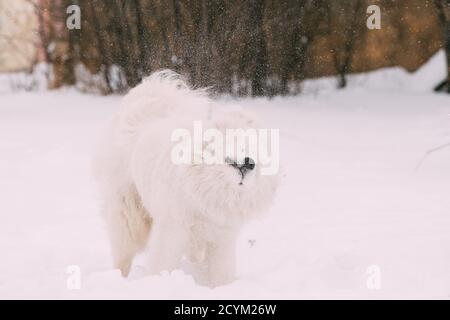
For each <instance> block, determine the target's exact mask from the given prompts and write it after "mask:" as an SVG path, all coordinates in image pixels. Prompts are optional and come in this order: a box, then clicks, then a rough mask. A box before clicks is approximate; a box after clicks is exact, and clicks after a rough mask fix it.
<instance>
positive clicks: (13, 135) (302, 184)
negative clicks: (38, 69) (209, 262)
mask: <svg viewBox="0 0 450 320" xmlns="http://www.w3.org/2000/svg"><path fill="white" fill-rule="evenodd" d="M443 63H444V59H443V57H442V55H441V54H439V55H437V56H436V57H435V58H433V60H432V61H431V62H430V63H428V64H427V65H426V66H425V67H424V68H423V69H422V70H420V71H419V72H417V73H416V74H414V75H410V74H406V73H405V72H404V71H402V70H397V69H391V70H383V71H378V72H374V73H371V74H368V75H359V76H354V77H352V79H351V87H350V88H349V89H347V90H345V91H337V90H334V89H331V88H330V86H331V85H330V84H334V82H332V81H331V80H330V79H324V80H316V81H311V82H309V83H307V84H306V86H305V92H306V93H305V94H304V95H302V96H298V97H291V98H275V99H272V100H267V99H243V100H241V101H240V103H241V104H242V105H243V106H244V107H246V108H251V109H253V110H255V111H256V112H258V113H260V114H261V115H262V116H263V117H264V118H266V119H267V121H268V123H269V124H270V126H271V127H273V128H279V129H280V135H281V141H280V143H281V156H280V158H281V162H282V166H283V183H282V187H281V189H280V191H279V194H278V197H277V199H276V203H275V204H274V206H273V208H272V210H271V211H270V212H269V213H268V215H267V216H266V217H265V218H264V219H262V220H260V221H256V222H253V223H252V224H250V225H248V226H247V227H246V228H245V230H244V232H243V234H242V236H241V237H240V240H239V245H238V280H237V281H235V282H234V283H232V284H230V285H227V286H224V287H219V288H216V289H213V290H211V289H208V288H205V287H201V286H197V285H196V284H195V283H194V282H193V280H192V278H191V277H190V276H189V275H186V274H184V273H183V271H176V272H173V273H172V274H163V275H161V276H151V277H143V278H142V277H140V278H139V277H136V278H134V279H123V278H121V276H120V275H119V272H118V271H117V270H113V269H112V267H111V260H110V252H109V245H108V241H107V238H106V233H105V230H104V228H103V224H102V220H101V219H100V215H99V208H98V199H97V193H96V189H95V185H94V183H93V180H92V177H91V175H90V159H91V155H92V151H93V148H94V145H95V140H96V137H97V136H98V134H99V131H100V129H101V127H102V125H103V124H104V123H105V121H106V120H107V119H108V117H109V116H110V115H111V114H112V113H113V111H114V110H115V109H116V108H117V107H118V103H119V100H120V98H119V97H97V96H91V95H83V94H81V93H77V92H75V91H73V90H71V89H68V90H60V91H56V92H30V93H23V92H22V93H5V92H4V93H2V94H0V137H1V138H0V199H1V200H0V298H63V299H66V298H67V299H80V298H88V299H91V298H121V299H130V298H148V299H154V298H160V299H172V298H192V299H216V298H265V299H277V298H287V299H304V298H313V299H316V298H373V299H380V298H388V299H389V298H442V299H449V298H450V194H449V191H450V148H448V149H443V150H441V151H439V152H436V153H434V154H432V155H430V156H429V157H428V158H427V159H426V160H425V162H424V163H423V165H422V167H421V168H420V170H418V171H415V170H414V169H415V166H416V165H417V163H418V162H419V160H420V159H421V157H422V156H423V154H424V152H426V151H427V150H429V149H431V148H433V147H435V146H439V145H441V144H444V143H446V142H450V97H449V96H447V95H444V94H433V93H432V92H430V90H429V89H430V88H431V86H432V84H434V83H436V82H439V80H441V78H442V77H443V75H442V72H443V71H444V70H445V69H444V66H443ZM319 88H320V89H319ZM225 100H227V99H222V101H225ZM73 265H75V266H79V268H80V271H81V288H80V289H79V290H71V289H70V288H71V287H70V285H69V287H68V285H67V282H68V281H69V282H70V280H72V279H73V275H72V276H71V275H70V274H69V273H67V272H68V271H70V270H73V269H70V268H69V269H68V267H69V266H73Z"/></svg>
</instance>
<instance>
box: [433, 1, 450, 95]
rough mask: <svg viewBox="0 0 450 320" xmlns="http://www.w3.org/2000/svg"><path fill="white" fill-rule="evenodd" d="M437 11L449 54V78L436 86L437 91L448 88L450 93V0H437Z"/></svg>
mask: <svg viewBox="0 0 450 320" xmlns="http://www.w3.org/2000/svg"><path fill="white" fill-rule="evenodd" d="M434 4H435V6H436V13H437V16H438V18H439V23H440V25H441V29H442V39H443V43H444V49H445V54H446V56H447V79H444V80H443V81H442V82H441V83H440V84H438V85H437V86H436V88H435V91H441V90H446V91H447V92H448V93H450V0H435V1H434Z"/></svg>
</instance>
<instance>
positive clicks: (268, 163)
mask: <svg viewBox="0 0 450 320" xmlns="http://www.w3.org/2000/svg"><path fill="white" fill-rule="evenodd" d="M201 130H202V141H201V143H198V142H197V148H196V147H195V144H196V142H195V141H194V142H193V145H194V148H192V157H191V159H192V160H193V161H192V163H190V164H187V165H183V166H180V167H179V168H178V174H179V175H180V180H181V181H184V182H185V185H184V187H183V189H184V193H185V196H186V197H188V198H189V199H188V202H190V203H193V204H194V205H195V207H196V208H198V209H199V210H200V211H201V212H199V213H201V214H204V215H207V216H209V217H210V218H212V219H215V220H216V221H219V222H223V223H227V222H233V219H240V220H246V219H248V218H251V217H252V216H255V215H257V214H259V213H261V212H263V211H264V210H265V209H267V208H268V207H269V205H270V203H271V201H272V199H273V197H274V194H275V191H276V188H277V186H278V179H279V174H278V163H277V162H278V141H273V140H278V135H276V136H274V135H272V134H271V131H270V130H269V129H266V128H261V127H260V126H259V125H258V122H257V121H256V120H255V118H254V117H253V116H252V115H250V114H248V113H244V112H243V111H240V110H234V111H230V112H226V113H220V114H213V115H212V116H211V117H210V119H208V120H207V121H203V122H202V123H201ZM194 131H195V129H194ZM197 131H198V128H197ZM193 136H194V137H195V133H193ZM197 136H198V133H197ZM270 167H272V168H271V170H269V169H270ZM211 215H214V216H211Z"/></svg>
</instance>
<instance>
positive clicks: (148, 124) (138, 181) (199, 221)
mask: <svg viewBox="0 0 450 320" xmlns="http://www.w3.org/2000/svg"><path fill="white" fill-rule="evenodd" d="M195 120H201V121H202V124H203V126H204V127H206V128H215V129H218V130H220V131H221V132H224V130H225V129H228V128H244V129H245V128H252V127H255V124H256V122H255V120H254V119H253V118H252V117H251V116H249V115H248V114H246V113H244V112H243V111H242V110H234V109H232V108H230V109H228V108H226V109H225V111H223V110H222V109H220V108H219V107H218V106H216V105H214V104H213V102H212V101H211V100H210V99H209V98H208V97H207V96H206V94H205V91H204V90H193V89H190V88H189V87H188V86H187V85H186V84H185V83H184V82H183V80H182V79H181V78H180V77H179V76H178V75H177V74H175V73H173V72H171V71H161V72H157V73H154V74H153V75H151V76H150V77H149V78H147V79H145V80H144V81H143V82H142V83H141V84H140V85H138V86H137V87H136V88H134V89H132V90H131V91H130V92H129V93H128V95H127V96H126V97H125V98H124V99H123V104H122V107H121V109H120V110H119V112H118V113H117V114H116V115H115V117H114V119H113V121H112V124H111V126H110V128H109V129H108V130H107V132H106V136H105V138H104V139H103V140H102V143H101V144H100V147H99V152H98V155H97V156H96V158H95V162H94V170H95V176H96V178H97V180H98V182H99V184H100V188H101V189H100V190H101V194H102V198H103V200H104V208H103V211H104V216H105V219H106V223H107V228H108V233H109V236H110V240H111V245H112V254H113V259H114V266H115V267H116V268H119V269H120V270H121V272H122V274H123V275H124V276H127V275H128V273H129V271H130V267H131V264H132V261H133V257H134V256H135V255H136V254H137V253H139V252H141V251H144V249H145V256H146V257H147V258H146V259H148V261H147V265H146V268H147V271H148V273H149V274H156V273H159V272H161V271H163V270H168V271H171V270H174V269H177V268H179V267H180V262H181V260H182V258H183V257H186V258H187V260H188V261H189V263H190V266H191V269H192V270H191V272H192V274H193V276H194V278H195V280H196V281H197V282H198V283H201V284H205V285H208V286H211V287H214V286H217V285H222V284H226V283H229V282H231V281H232V280H233V278H234V269H235V258H234V257H235V242H236V238H237V233H238V231H239V228H240V226H241V225H242V224H243V223H244V222H245V221H247V220H248V219H249V218H252V217H254V216H257V215H259V214H261V213H262V212H263V211H264V210H265V209H267V208H268V207H269V205H270V203H271V201H272V198H273V195H274V193H275V189H276V187H277V184H278V183H277V182H278V175H261V172H260V169H261V168H260V166H259V164H258V163H257V162H256V164H255V162H254V161H252V159H250V158H248V157H247V158H246V159H245V160H243V161H242V162H240V161H237V160H239V159H234V160H232V159H230V158H227V159H226V161H224V163H218V164H204V163H200V164H199V163H198V162H195V163H192V164H189V163H186V164H176V163H174V161H173V159H172V151H173V147H174V143H173V141H171V135H172V133H173V132H174V130H176V129H178V128H187V129H188V130H191V132H192V127H193V121H195ZM207 147H208V144H205V143H203V145H202V150H203V148H207ZM192 157H193V158H196V157H197V159H198V157H200V158H201V157H202V154H194V152H193V154H192ZM224 160H225V159H224Z"/></svg>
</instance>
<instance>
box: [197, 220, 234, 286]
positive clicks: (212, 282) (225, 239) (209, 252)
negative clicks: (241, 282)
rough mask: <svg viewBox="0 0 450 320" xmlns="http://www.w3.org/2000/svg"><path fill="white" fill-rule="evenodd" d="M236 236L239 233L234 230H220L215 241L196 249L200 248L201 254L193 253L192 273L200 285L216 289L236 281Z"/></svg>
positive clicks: (205, 242)
mask: <svg viewBox="0 0 450 320" xmlns="http://www.w3.org/2000/svg"><path fill="white" fill-rule="evenodd" d="M197 236H198V235H197ZM236 236H237V231H236V230H235V229H233V228H229V229H223V230H220V229H218V230H217V231H216V232H215V236H214V240H213V241H212V240H205V241H204V243H203V245H200V246H198V247H197V248H195V249H194V251H198V248H199V247H200V248H201V249H200V250H201V253H200V254H199V252H192V251H191V253H190V259H191V261H193V264H192V267H193V270H192V273H193V276H194V278H195V279H196V281H197V282H198V283H200V284H204V285H207V286H209V287H216V286H220V285H225V284H228V283H231V282H232V281H233V280H234V279H235V272H236ZM197 241H198V237H197ZM199 257H200V259H199Z"/></svg>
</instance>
